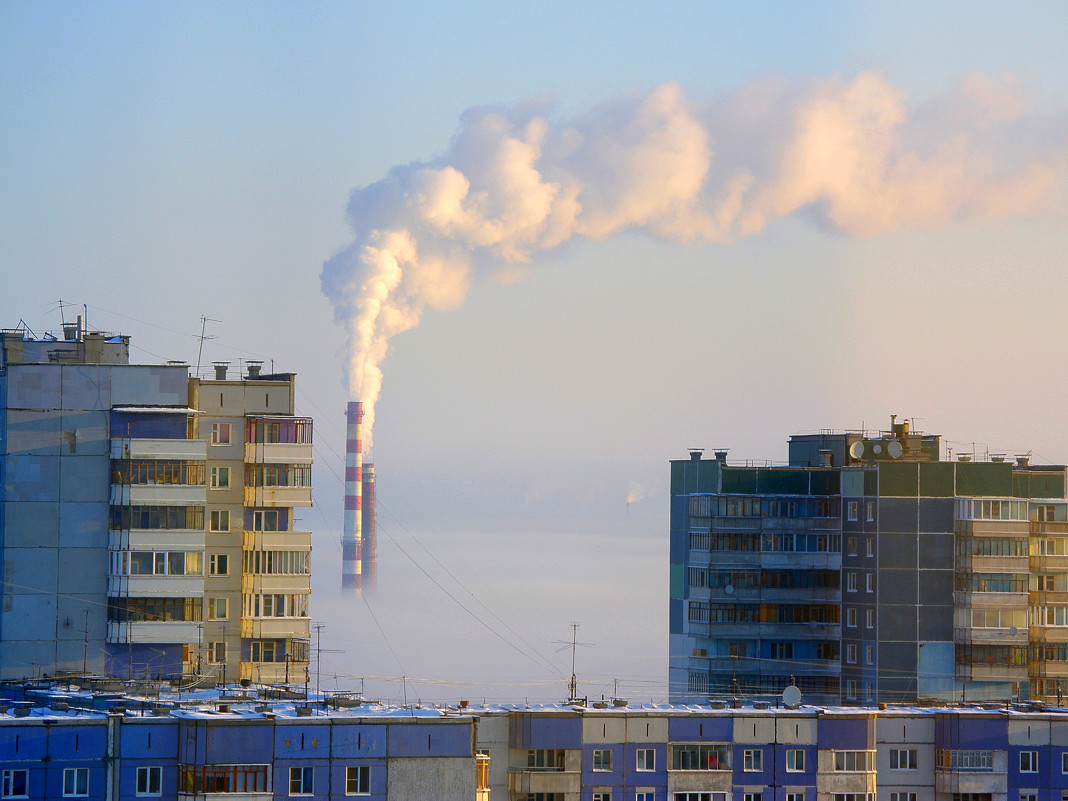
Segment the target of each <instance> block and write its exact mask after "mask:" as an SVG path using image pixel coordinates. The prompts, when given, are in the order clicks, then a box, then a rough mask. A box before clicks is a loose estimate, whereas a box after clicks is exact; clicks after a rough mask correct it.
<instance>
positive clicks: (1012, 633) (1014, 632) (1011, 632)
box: [1009, 626, 1020, 637]
mask: <svg viewBox="0 0 1068 801" xmlns="http://www.w3.org/2000/svg"><path fill="white" fill-rule="evenodd" d="M1019 633H1020V630H1019V629H1017V628H1016V627H1015V626H1013V627H1012V628H1010V629H1009V636H1011V637H1015V636H1016V635H1017V634H1019Z"/></svg>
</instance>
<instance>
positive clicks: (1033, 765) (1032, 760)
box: [1018, 751, 1038, 773]
mask: <svg viewBox="0 0 1068 801" xmlns="http://www.w3.org/2000/svg"><path fill="white" fill-rule="evenodd" d="M1024 757H1027V760H1026V761H1027V764H1028V766H1029V767H1024ZM1018 764H1019V768H1020V773H1038V751H1021V752H1020V757H1019V763H1018Z"/></svg>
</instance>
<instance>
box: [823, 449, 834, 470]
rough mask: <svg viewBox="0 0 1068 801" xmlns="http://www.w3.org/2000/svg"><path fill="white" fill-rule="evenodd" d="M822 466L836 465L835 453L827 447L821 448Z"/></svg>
mask: <svg viewBox="0 0 1068 801" xmlns="http://www.w3.org/2000/svg"><path fill="white" fill-rule="evenodd" d="M820 467H834V454H832V453H831V452H830V451H829V450H827V449H826V448H821V449H820Z"/></svg>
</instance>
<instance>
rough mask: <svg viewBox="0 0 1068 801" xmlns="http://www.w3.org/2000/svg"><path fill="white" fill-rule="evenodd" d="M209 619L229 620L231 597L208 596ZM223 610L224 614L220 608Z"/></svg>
mask: <svg viewBox="0 0 1068 801" xmlns="http://www.w3.org/2000/svg"><path fill="white" fill-rule="evenodd" d="M207 601H208V604H207V605H208V615H207V617H208V620H229V619H230V599H229V598H208V599H207ZM220 609H221V610H222V614H220V613H219V610H220Z"/></svg>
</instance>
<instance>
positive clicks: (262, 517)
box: [252, 509, 281, 531]
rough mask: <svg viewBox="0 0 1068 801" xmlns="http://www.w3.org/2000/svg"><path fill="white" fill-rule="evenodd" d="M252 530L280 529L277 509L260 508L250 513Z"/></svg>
mask: <svg viewBox="0 0 1068 801" xmlns="http://www.w3.org/2000/svg"><path fill="white" fill-rule="evenodd" d="M252 530H253V531H280V530H281V529H280V528H279V526H278V510H277V509H261V510H259V511H256V512H253V513H252Z"/></svg>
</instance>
